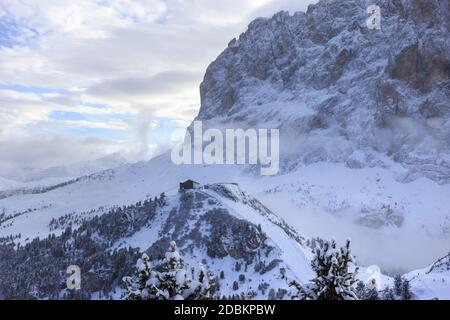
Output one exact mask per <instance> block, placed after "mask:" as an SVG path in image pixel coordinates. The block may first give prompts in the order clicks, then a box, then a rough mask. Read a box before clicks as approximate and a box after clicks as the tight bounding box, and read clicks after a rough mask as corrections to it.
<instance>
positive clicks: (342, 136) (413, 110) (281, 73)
mask: <svg viewBox="0 0 450 320" xmlns="http://www.w3.org/2000/svg"><path fill="white" fill-rule="evenodd" d="M368 6H369V2H367V1H364V0H352V1H345V2H343V1H320V2H319V3H317V4H315V5H311V6H309V8H308V10H307V12H306V13H295V14H293V15H289V13H287V12H285V11H282V12H279V13H277V14H275V15H274V16H273V17H272V18H270V19H256V20H254V21H253V22H252V23H250V25H249V27H248V30H247V31H246V32H244V33H243V34H241V35H240V36H239V38H238V39H234V40H233V41H231V42H230V43H229V45H228V47H227V48H226V49H225V51H223V52H222V53H221V54H220V55H219V57H218V58H217V59H216V60H215V61H214V62H213V63H212V64H211V65H210V66H209V67H208V69H207V71H206V74H205V77H204V81H203V82H202V84H201V86H200V91H201V108H200V112H199V114H198V117H197V120H201V121H204V122H206V123H207V124H209V125H211V126H214V125H215V124H216V125H217V124H221V125H227V124H228V125H232V126H233V127H236V126H241V127H254V126H258V127H264V126H265V127H270V128H274V127H275V128H279V129H280V133H281V135H282V137H283V135H284V137H285V141H284V144H285V145H286V147H285V150H284V151H286V150H287V151H286V152H283V149H282V150H281V156H282V157H283V155H284V159H282V160H284V167H285V168H292V167H296V166H298V164H299V163H305V164H309V163H311V162H317V161H335V162H344V163H348V162H349V161H350V162H351V157H352V155H353V154H354V153H355V152H358V153H362V154H363V155H364V157H363V158H364V161H363V163H362V166H384V167H386V166H389V162H394V163H399V164H401V165H402V166H403V167H405V168H407V171H408V173H407V174H405V175H403V176H402V177H401V178H400V179H401V180H402V181H411V180H414V179H417V178H418V177H423V176H425V177H428V178H430V179H432V180H435V181H437V182H440V183H447V182H448V181H450V156H449V155H450V143H449V141H450V139H449V137H450V129H449V128H450V125H449V124H450V122H449V121H450V112H449V108H448V107H447V106H448V104H449V103H450V90H449V88H450V80H449V75H450V41H449V40H448V39H449V37H448V34H449V22H448V21H450V18H449V13H448V12H450V11H449V10H446V9H448V8H447V7H448V3H447V4H446V3H444V2H441V1H393V2H385V3H383V4H382V5H381V8H380V9H381V29H380V30H376V29H373V30H372V29H369V28H368V26H367V19H368V18H369V14H368V13H367V8H368ZM282 140H283V139H282ZM292 140H294V141H292ZM325 141H328V143H324V142H325ZM330 141H331V142H330ZM381 141H382V142H381ZM292 142H294V144H295V143H297V144H299V145H296V146H295V148H293V145H292ZM281 144H282V146H281V148H283V141H282V142H281ZM292 149H296V150H298V153H296V154H292V151H291V150H292Z"/></svg>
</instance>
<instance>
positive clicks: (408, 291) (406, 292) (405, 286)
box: [401, 279, 412, 300]
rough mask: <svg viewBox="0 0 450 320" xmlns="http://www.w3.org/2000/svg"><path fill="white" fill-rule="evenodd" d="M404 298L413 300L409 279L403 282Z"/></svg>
mask: <svg viewBox="0 0 450 320" xmlns="http://www.w3.org/2000/svg"><path fill="white" fill-rule="evenodd" d="M401 296H402V300H411V298H412V293H411V285H410V283H409V281H408V280H406V279H403V284H402V295H401Z"/></svg>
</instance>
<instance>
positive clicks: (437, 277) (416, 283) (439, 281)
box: [406, 254, 450, 300]
mask: <svg viewBox="0 0 450 320" xmlns="http://www.w3.org/2000/svg"><path fill="white" fill-rule="evenodd" d="M406 278H407V279H408V280H409V281H410V282H411V286H412V289H413V291H414V292H415V293H416V295H417V297H418V298H420V299H424V300H430V299H437V298H438V299H445V300H450V292H449V290H448V288H449V286H450V254H448V255H447V256H445V257H443V258H441V259H439V260H437V261H436V262H435V263H433V264H432V265H431V266H429V267H427V268H424V269H422V270H416V271H412V272H410V273H408V274H407V275H406Z"/></svg>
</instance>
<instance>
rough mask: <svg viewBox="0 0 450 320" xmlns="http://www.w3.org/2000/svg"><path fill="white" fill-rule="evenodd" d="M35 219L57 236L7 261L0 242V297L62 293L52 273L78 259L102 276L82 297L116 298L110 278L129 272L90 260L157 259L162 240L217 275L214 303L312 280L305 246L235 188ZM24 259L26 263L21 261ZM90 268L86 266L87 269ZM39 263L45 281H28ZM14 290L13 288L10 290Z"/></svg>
mask: <svg viewBox="0 0 450 320" xmlns="http://www.w3.org/2000/svg"><path fill="white" fill-rule="evenodd" d="M42 220H46V221H47V228H48V229H49V230H51V231H52V232H53V233H56V234H59V236H58V237H55V236H49V237H48V238H47V239H43V240H41V241H36V240H35V241H33V242H31V243H28V244H27V245H26V246H24V247H22V248H20V249H19V248H18V249H17V250H18V252H17V253H16V254H11V250H13V249H12V248H11V247H9V246H8V245H7V243H10V240H8V239H2V241H1V242H0V253H1V254H2V260H1V262H0V278H1V279H2V280H1V281H0V296H1V295H2V294H3V295H4V296H5V297H6V298H20V297H22V298H24V297H28V294H30V292H31V290H30V288H35V289H36V290H35V291H37V292H38V295H39V296H40V297H50V296H52V297H54V296H55V295H57V296H58V295H60V294H62V293H63V292H64V286H63V285H62V286H61V285H58V283H60V282H62V283H64V282H63V281H61V279H60V277H61V275H60V274H61V270H59V269H58V268H60V265H64V261H66V260H67V259H68V260H71V261H78V260H82V261H83V266H84V268H85V269H88V270H90V269H91V268H94V269H98V268H100V269H101V270H103V271H102V280H100V281H98V282H96V283H97V284H96V285H97V287H96V285H95V284H90V283H85V286H86V287H87V288H90V289H86V292H85V293H88V292H89V293H93V292H97V291H100V290H103V291H104V293H108V294H109V293H112V292H111V291H108V289H106V288H115V287H117V290H119V291H120V289H119V287H120V278H119V279H118V278H115V276H114V275H116V276H117V272H119V271H118V270H117V268H126V270H129V269H130V268H131V265H130V264H127V265H118V264H112V265H110V262H111V261H110V260H111V259H114V258H111V257H109V256H107V258H103V259H96V256H97V255H99V254H102V255H104V254H105V253H108V252H110V255H112V256H113V257H115V255H116V254H117V252H120V253H121V254H124V255H126V254H127V252H128V255H129V256H133V257H134V251H129V249H128V248H130V247H132V248H138V249H140V251H141V252H142V251H145V252H146V253H147V254H148V255H149V256H150V257H152V259H158V257H160V256H162V255H163V253H164V252H165V251H166V250H167V247H168V245H169V243H170V241H176V243H177V244H178V247H179V248H180V250H181V253H182V254H183V258H184V260H185V261H186V262H187V263H188V264H189V265H191V266H197V265H199V264H200V263H202V264H204V265H205V266H207V267H208V269H209V271H212V272H213V273H214V274H215V275H216V276H217V277H218V278H219V275H220V281H219V285H220V289H219V294H218V296H221V297H222V296H225V297H229V296H241V295H242V294H245V295H247V296H248V295H251V296H252V297H253V298H264V299H267V298H269V297H270V298H280V299H281V298H288V297H289V295H290V294H291V293H290V289H289V286H288V282H287V280H286V279H285V278H284V277H287V278H288V279H297V280H300V281H302V282H306V281H308V280H309V279H311V278H312V277H313V273H312V270H311V267H310V259H311V255H312V254H311V248H309V247H307V242H306V239H305V238H303V237H302V236H300V235H299V234H298V233H297V232H296V231H295V230H293V229H292V228H291V227H289V226H288V225H287V224H286V223H285V222H284V221H283V220H282V219H281V218H279V217H278V216H276V215H275V214H274V213H272V212H271V211H270V210H268V209H267V208H266V207H265V206H264V205H263V204H261V203H260V202H259V201H258V200H256V199H255V198H253V197H251V196H250V195H248V194H247V193H245V192H243V191H242V190H240V188H239V187H238V186H237V185H235V184H212V185H206V186H204V187H202V188H200V189H196V190H186V191H178V190H173V191H169V192H168V193H167V196H160V197H158V198H157V199H155V200H152V199H151V198H149V199H147V200H146V201H140V202H138V203H137V204H136V205H134V206H128V207H123V208H115V209H112V210H109V211H108V212H106V213H103V212H102V214H99V212H98V211H92V212H84V213H82V214H78V213H72V214H68V215H64V216H62V217H59V218H58V219H51V220H48V217H42ZM68 228H70V229H68ZM77 229H79V231H75V230H77ZM71 230H74V231H73V232H72V231H71ZM41 239H42V237H41ZM60 242H61V244H60ZM52 248H53V249H52ZM58 248H59V249H58ZM24 255H25V256H28V257H29V258H30V259H28V260H27V261H25V260H23V259H21V258H20V257H21V256H24ZM34 255H37V256H36V257H35V256H34ZM129 256H127V257H129ZM108 257H109V258H108ZM123 259H125V258H123ZM47 260H48V261H47ZM30 261H32V262H30ZM91 262H92V263H94V265H93V266H91V267H89V268H88V266H90V263H91ZM39 263H42V264H44V265H46V270H47V273H48V274H47V276H46V277H42V278H41V277H30V275H29V274H28V273H27V272H23V270H24V269H28V268H31V269H32V268H33V266H37V265H38V264H39ZM74 263H75V262H74ZM78 263H80V262H77V264H78ZM30 264H31V265H30ZM109 268H112V269H109ZM12 270H14V271H12ZM121 270H122V271H123V269H121ZM128 272H131V271H128ZM7 273H8V274H9V276H8V277H9V278H8V279H6V278H7V277H6V274H7ZM86 281H88V280H86ZM11 282H12V283H11ZM25 284H26V285H25ZM14 286H17V287H18V288H17V289H16V290H11V288H12V287H14ZM27 290H28V291H27ZM110 290H111V289H110ZM116 294H117V295H119V296H120V293H117V292H116Z"/></svg>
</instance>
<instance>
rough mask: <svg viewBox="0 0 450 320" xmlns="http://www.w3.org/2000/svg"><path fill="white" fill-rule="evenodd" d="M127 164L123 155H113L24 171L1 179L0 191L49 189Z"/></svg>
mask: <svg viewBox="0 0 450 320" xmlns="http://www.w3.org/2000/svg"><path fill="white" fill-rule="evenodd" d="M127 163H128V162H127V160H126V159H125V158H124V157H123V156H122V155H121V154H119V153H113V154H110V155H107V156H105V157H102V158H99V159H96V160H93V161H84V162H79V163H74V164H71V165H65V166H54V167H49V168H46V169H43V170H29V171H24V172H23V174H21V175H18V176H12V177H8V178H1V177H0V191H5V190H14V189H32V188H39V187H42V188H43V187H48V186H52V185H56V184H59V183H63V182H65V181H69V180H73V179H76V178H78V177H82V176H86V175H90V174H93V173H95V172H99V171H103V170H107V169H114V168H117V167H120V166H124V165H126V164H127Z"/></svg>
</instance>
